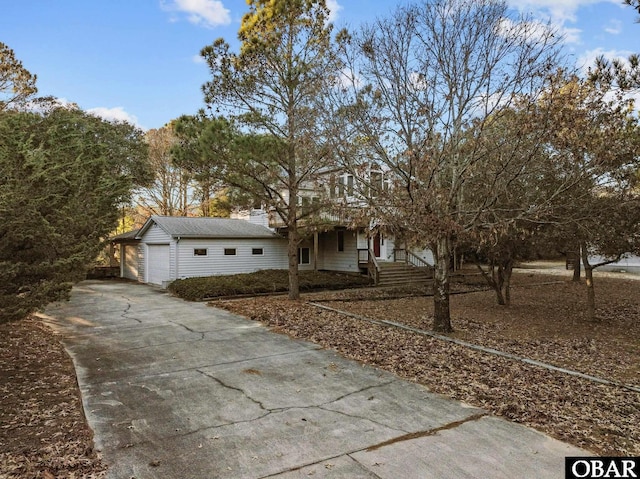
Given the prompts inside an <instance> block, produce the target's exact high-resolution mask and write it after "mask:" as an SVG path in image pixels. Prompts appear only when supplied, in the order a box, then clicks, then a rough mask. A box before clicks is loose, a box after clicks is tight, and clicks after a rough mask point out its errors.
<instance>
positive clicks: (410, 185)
mask: <svg viewBox="0 0 640 479" xmlns="http://www.w3.org/2000/svg"><path fill="white" fill-rule="evenodd" d="M559 41H560V38H558V35H557V33H556V32H554V31H553V30H552V29H550V28H549V27H548V26H546V25H541V24H539V23H536V22H534V21H531V20H530V19H528V18H523V17H518V18H513V17H511V16H510V15H509V11H508V9H507V6H506V4H505V3H504V2H500V1H495V0H480V1H475V0H474V1H471V0H449V1H442V0H438V1H435V2H424V3H422V4H419V5H416V6H408V7H401V8H399V9H398V10H397V11H396V12H395V13H394V14H393V15H392V16H391V17H390V18H387V19H381V20H378V21H377V22H375V23H374V24H373V25H370V26H368V27H365V28H363V29H362V30H361V31H359V32H358V33H357V34H355V35H354V37H353V38H352V40H351V43H350V45H351V48H350V49H347V50H345V58H346V62H347V63H348V64H349V65H350V70H349V71H347V72H346V73H345V76H346V77H347V78H348V80H349V81H346V82H344V85H343V86H342V88H340V89H339V93H340V94H341V96H342V101H341V104H342V107H341V108H339V109H336V110H335V111H334V113H336V115H341V116H340V118H342V119H343V120H344V121H345V123H346V124H349V125H351V129H348V128H347V127H346V126H344V125H340V126H339V127H337V128H336V130H339V131H340V132H341V134H340V140H339V141H337V143H336V145H337V146H336V147H337V149H338V150H339V151H340V153H341V156H342V157H343V158H344V159H346V160H348V161H347V163H348V165H349V166H351V167H352V168H353V167H354V166H355V164H356V163H357V162H358V158H359V157H361V156H362V155H363V154H366V156H367V157H369V158H373V159H374V160H375V161H376V162H378V163H380V164H383V165H384V167H385V168H387V169H389V170H390V171H392V172H393V173H394V177H395V182H396V185H395V188H394V193H393V195H388V196H387V198H386V201H385V202H383V203H382V204H380V202H379V203H378V205H376V207H375V210H376V214H377V216H378V217H379V218H380V220H381V222H382V223H384V224H385V225H386V226H387V227H388V228H391V229H394V230H396V231H400V230H403V231H405V232H406V233H405V239H406V240H407V241H408V243H409V244H413V245H420V246H430V247H431V248H432V249H433V251H434V253H435V259H436V265H435V279H434V310H435V317H434V323H433V328H434V329H435V330H437V331H444V332H446V331H451V329H452V328H451V320H450V312H449V265H450V252H451V245H452V241H453V240H454V238H455V237H456V236H457V235H459V234H460V233H461V232H463V231H464V230H465V229H467V228H470V227H471V226H472V225H474V224H475V223H476V220H477V217H478V214H479V212H486V211H487V210H490V209H491V208H492V207H493V206H494V204H495V203H496V200H495V198H496V194H497V193H496V191H494V190H492V185H491V184H488V185H485V189H484V192H485V193H486V196H485V197H484V200H483V201H482V202H481V203H479V204H476V205H475V209H474V210H473V211H467V210H465V209H464V205H465V202H464V198H465V194H466V188H467V183H469V182H470V181H471V179H472V178H473V175H474V174H476V173H477V172H478V171H483V169H485V168H486V165H487V164H489V163H490V162H491V161H492V158H495V157H496V156H500V155H501V156H502V158H503V160H504V161H505V162H508V157H510V156H511V157H517V156H520V157H522V155H521V152H520V151H518V150H517V149H516V148H515V147H514V145H516V144H517V138H515V139H514V138H503V139H502V141H500V142H496V143H495V145H494V147H495V150H494V151H493V152H492V154H491V155H488V154H487V151H486V149H484V148H479V147H478V145H480V144H481V142H480V140H481V139H482V138H483V136H484V135H485V131H486V129H487V126H488V124H489V122H491V121H494V122H495V121H497V120H499V118H500V117H501V116H502V115H504V114H505V112H507V111H509V108H510V107H511V106H512V105H513V104H514V103H515V102H518V103H519V108H520V109H523V110H526V109H527V107H528V105H531V104H535V101H536V99H537V95H539V93H540V92H541V91H542V90H543V87H544V85H545V84H546V83H547V81H548V78H549V75H550V74H551V73H552V72H554V71H555V69H556V68H557V66H558V61H559ZM339 96H340V95H339ZM345 97H346V98H347V99H346V100H345ZM336 121H338V120H336ZM513 133H515V134H516V135H517V132H513ZM347 145H348V146H347ZM354 145H357V148H356V147H355V146H354ZM340 149H341V150H340ZM534 157H535V155H533V154H532V155H531V156H530V157H529V159H528V160H530V161H533V160H534ZM526 159H527V158H524V160H526ZM521 161H522V160H521ZM354 169H355V168H354ZM511 174H515V175H518V174H519V172H518V170H517V169H515V170H514V169H505V170H500V169H496V170H495V176H496V177H495V180H494V181H495V182H496V184H497V183H498V182H500V183H502V184H508V183H509V181H508V179H507V178H506V176H507V175H511Z"/></svg>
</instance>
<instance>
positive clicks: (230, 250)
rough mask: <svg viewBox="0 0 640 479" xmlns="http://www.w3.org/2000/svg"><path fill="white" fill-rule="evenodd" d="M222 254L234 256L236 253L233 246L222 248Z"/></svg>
mask: <svg viewBox="0 0 640 479" xmlns="http://www.w3.org/2000/svg"><path fill="white" fill-rule="evenodd" d="M224 255H225V256H235V255H236V249H235V248H225V249H224Z"/></svg>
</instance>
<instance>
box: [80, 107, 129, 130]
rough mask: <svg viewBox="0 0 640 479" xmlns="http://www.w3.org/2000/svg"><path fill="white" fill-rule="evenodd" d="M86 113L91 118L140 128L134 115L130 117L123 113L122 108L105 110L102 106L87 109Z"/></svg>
mask: <svg viewBox="0 0 640 479" xmlns="http://www.w3.org/2000/svg"><path fill="white" fill-rule="evenodd" d="M87 113H89V114H91V115H93V116H97V117H100V118H102V119H103V120H107V121H115V122H121V121H126V122H127V123H131V124H132V125H135V126H137V127H140V125H139V124H138V119H137V118H136V117H135V116H134V115H131V114H129V113H127V112H126V111H124V108H122V107H121V106H116V107H114V108H106V107H103V106H99V107H96V108H89V109H88V110H87Z"/></svg>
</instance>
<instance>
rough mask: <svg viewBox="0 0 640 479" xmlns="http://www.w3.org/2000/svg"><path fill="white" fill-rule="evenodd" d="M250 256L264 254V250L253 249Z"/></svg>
mask: <svg viewBox="0 0 640 479" xmlns="http://www.w3.org/2000/svg"><path fill="white" fill-rule="evenodd" d="M251 254H264V250H263V249H262V248H253V249H252V250H251Z"/></svg>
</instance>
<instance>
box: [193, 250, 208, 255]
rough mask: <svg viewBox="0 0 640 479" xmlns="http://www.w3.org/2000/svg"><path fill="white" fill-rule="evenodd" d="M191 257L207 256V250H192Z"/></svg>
mask: <svg viewBox="0 0 640 479" xmlns="http://www.w3.org/2000/svg"><path fill="white" fill-rule="evenodd" d="M193 256H207V248H193Z"/></svg>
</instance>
